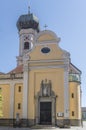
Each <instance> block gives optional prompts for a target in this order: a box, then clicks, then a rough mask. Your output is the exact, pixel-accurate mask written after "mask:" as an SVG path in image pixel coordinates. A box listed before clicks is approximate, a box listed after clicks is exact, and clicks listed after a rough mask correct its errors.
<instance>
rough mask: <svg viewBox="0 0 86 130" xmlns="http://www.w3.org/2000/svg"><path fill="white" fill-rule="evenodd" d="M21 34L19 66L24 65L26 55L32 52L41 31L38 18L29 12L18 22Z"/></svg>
mask: <svg viewBox="0 0 86 130" xmlns="http://www.w3.org/2000/svg"><path fill="white" fill-rule="evenodd" d="M16 25H17V28H18V32H19V56H18V57H17V65H21V64H23V56H24V54H26V53H28V52H29V51H31V49H32V48H33V46H34V44H35V35H36V34H37V33H38V32H39V31H40V29H39V20H38V18H37V17H36V16H35V15H34V14H33V13H30V11H28V14H24V15H21V16H20V17H19V19H18V21H17V24H16Z"/></svg>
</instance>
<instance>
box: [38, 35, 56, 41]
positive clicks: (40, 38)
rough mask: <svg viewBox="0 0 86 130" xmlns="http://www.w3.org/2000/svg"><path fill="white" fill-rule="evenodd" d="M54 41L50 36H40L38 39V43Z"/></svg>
mask: <svg viewBox="0 0 86 130" xmlns="http://www.w3.org/2000/svg"><path fill="white" fill-rule="evenodd" d="M52 40H56V39H55V37H54V36H52V35H51V34H42V35H41V36H40V37H39V38H38V41H39V42H43V41H52Z"/></svg>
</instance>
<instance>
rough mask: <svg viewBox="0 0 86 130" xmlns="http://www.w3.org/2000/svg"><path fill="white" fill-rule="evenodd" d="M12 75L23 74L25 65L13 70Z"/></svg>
mask: <svg viewBox="0 0 86 130" xmlns="http://www.w3.org/2000/svg"><path fill="white" fill-rule="evenodd" d="M10 73H23V65H19V66H17V67H16V68H15V69H13V70H11V71H10V72H9V74H10Z"/></svg>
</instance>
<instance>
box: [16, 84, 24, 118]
mask: <svg viewBox="0 0 86 130" xmlns="http://www.w3.org/2000/svg"><path fill="white" fill-rule="evenodd" d="M19 86H21V92H19ZM14 87H15V88H14V118H16V114H17V113H19V116H20V118H22V105H23V104H22V103H23V84H21V83H17V84H15V86H14ZM19 103H20V104H21V106H20V107H21V108H20V109H18V104H19Z"/></svg>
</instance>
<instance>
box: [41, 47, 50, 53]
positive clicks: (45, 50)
mask: <svg viewBox="0 0 86 130" xmlns="http://www.w3.org/2000/svg"><path fill="white" fill-rule="evenodd" d="M41 52H42V53H49V52H50V48H48V47H44V48H42V49H41Z"/></svg>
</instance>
